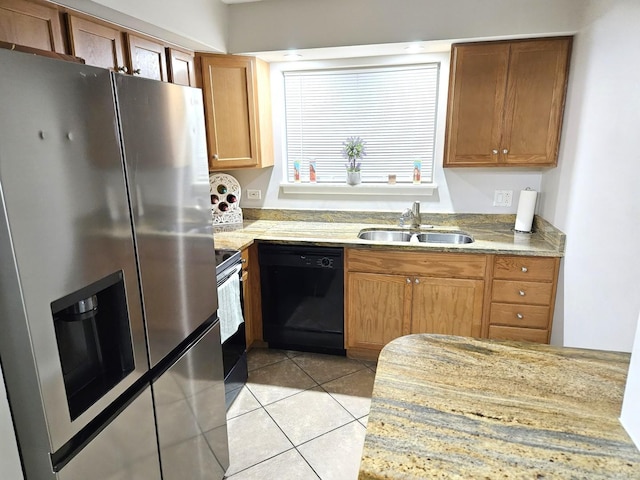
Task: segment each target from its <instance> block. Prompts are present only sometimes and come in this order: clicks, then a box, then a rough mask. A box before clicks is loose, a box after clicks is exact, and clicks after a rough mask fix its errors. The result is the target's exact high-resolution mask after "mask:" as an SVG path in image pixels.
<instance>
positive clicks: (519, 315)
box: [516, 313, 524, 320]
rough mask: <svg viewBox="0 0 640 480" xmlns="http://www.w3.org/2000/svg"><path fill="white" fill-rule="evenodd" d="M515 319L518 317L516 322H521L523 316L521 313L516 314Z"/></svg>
mask: <svg viewBox="0 0 640 480" xmlns="http://www.w3.org/2000/svg"><path fill="white" fill-rule="evenodd" d="M516 317H518V320H522V319H523V318H524V315H523V314H521V313H516Z"/></svg>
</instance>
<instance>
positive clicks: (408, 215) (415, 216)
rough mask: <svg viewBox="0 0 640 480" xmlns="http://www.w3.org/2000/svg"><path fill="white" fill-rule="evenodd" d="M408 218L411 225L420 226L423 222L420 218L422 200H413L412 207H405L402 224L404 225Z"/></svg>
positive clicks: (401, 219)
mask: <svg viewBox="0 0 640 480" xmlns="http://www.w3.org/2000/svg"><path fill="white" fill-rule="evenodd" d="M407 220H411V224H410V227H411V228H419V227H420V223H422V221H421V219H420V202H413V205H412V207H411V208H407V209H405V210H404V211H403V212H402V213H401V214H400V226H404V223H405V222H406V221H407Z"/></svg>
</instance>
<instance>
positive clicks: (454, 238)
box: [415, 232, 473, 244]
mask: <svg viewBox="0 0 640 480" xmlns="http://www.w3.org/2000/svg"><path fill="white" fill-rule="evenodd" d="M415 236H416V238H417V239H418V241H419V242H420V243H455V244H459V243H472V242H473V238H472V237H471V235H467V234H466V233H462V232H427V233H416V234H415Z"/></svg>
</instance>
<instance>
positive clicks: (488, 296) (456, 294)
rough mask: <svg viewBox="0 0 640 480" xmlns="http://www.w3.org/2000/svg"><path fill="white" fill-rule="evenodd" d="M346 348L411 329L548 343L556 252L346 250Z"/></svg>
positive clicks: (366, 354) (363, 351)
mask: <svg viewBox="0 0 640 480" xmlns="http://www.w3.org/2000/svg"><path fill="white" fill-rule="evenodd" d="M345 252H346V254H345V258H346V262H345V265H346V274H345V275H346V283H345V286H346V287H345V288H346V291H345V348H346V349H347V352H348V354H349V355H350V356H354V357H361V358H375V357H376V356H377V355H378V354H379V352H380V350H381V349H382V347H384V346H385V345H386V344H387V343H389V342H390V341H391V340H393V339H394V338H397V337H400V336H402V335H408V334H411V333H435V334H444V335H460V336H466V337H481V338H495V339H505V340H518V341H530V342H538V343H548V342H549V338H550V334H551V323H552V320H553V309H554V303H555V295H556V286H557V278H558V270H559V266H560V259H559V258H552V257H527V256H515V255H484V254H462V253H460V254H457V253H427V252H415V251H413V252H407V251H398V250H371V249H357V248H348V249H346V250H345Z"/></svg>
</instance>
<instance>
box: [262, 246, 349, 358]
mask: <svg viewBox="0 0 640 480" xmlns="http://www.w3.org/2000/svg"><path fill="white" fill-rule="evenodd" d="M258 255H259V258H260V283H261V286H262V287H261V288H262V325H263V334H264V340H265V341H266V342H267V343H268V344H269V347H270V348H284V349H290V350H300V351H309V352H320V353H331V354H336V355H345V350H344V274H343V270H344V267H343V265H344V261H343V249H342V248H330V247H314V246H301V245H276V244H260V245H258Z"/></svg>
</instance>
